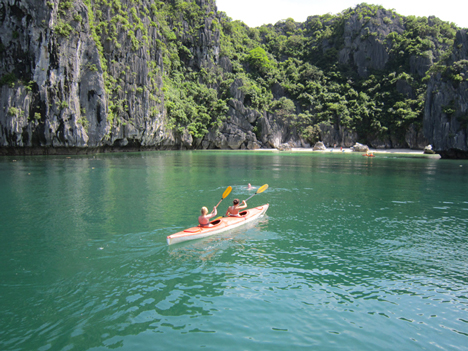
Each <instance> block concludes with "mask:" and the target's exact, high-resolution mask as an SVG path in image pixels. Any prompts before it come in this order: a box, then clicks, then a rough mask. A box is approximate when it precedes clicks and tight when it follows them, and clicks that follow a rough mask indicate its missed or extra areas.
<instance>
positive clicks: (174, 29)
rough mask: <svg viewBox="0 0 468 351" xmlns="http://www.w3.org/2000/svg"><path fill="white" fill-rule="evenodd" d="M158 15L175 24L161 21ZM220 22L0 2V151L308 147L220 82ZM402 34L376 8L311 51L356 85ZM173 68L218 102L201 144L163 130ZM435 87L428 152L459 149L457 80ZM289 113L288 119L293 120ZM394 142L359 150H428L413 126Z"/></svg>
mask: <svg viewBox="0 0 468 351" xmlns="http://www.w3.org/2000/svg"><path fill="white" fill-rule="evenodd" d="M194 4H196V6H195V5H194ZM164 6H166V7H164ZM168 6H172V7H171V8H174V9H177V11H175V12H174V13H175V14H176V15H174V13H172V14H171V16H168V15H167V13H165V12H164V11H167V7H168ZM360 6H364V5H360ZM194 11H195V12H196V13H197V16H198V17H197V18H196V19H194V18H195V15H193V13H194ZM222 16H223V14H220V13H218V12H217V9H216V6H215V1H214V0H196V2H195V3H194V2H192V1H183V0H167V1H164V2H156V3H155V2H152V1H150V0H142V1H139V2H134V1H131V0H121V1H114V0H108V1H104V0H74V1H72V0H68V1H67V0H49V1H46V2H44V1H43V0H0V92H1V96H0V153H3V154H7V153H41V154H42V153H58V152H60V153H80V152H84V153H86V152H95V151H106V150H143V149H193V148H203V149H212V148H225V149H256V148H261V147H276V148H281V147H304V146H309V145H308V144H307V143H306V142H305V141H304V139H303V137H302V135H301V133H300V132H299V130H298V128H297V126H295V125H294V124H291V123H289V122H288V121H287V120H284V119H282V118H280V116H279V115H278V114H276V112H275V111H274V110H271V109H268V108H267V109H264V110H261V111H262V112H259V110H258V109H256V108H253V107H252V103H251V101H250V97H248V96H247V95H246V93H245V82H244V80H243V79H241V78H236V79H232V80H229V83H225V81H227V78H226V79H225V77H224V76H225V75H226V76H227V75H228V74H230V73H232V72H235V71H236V70H239V68H236V67H233V63H232V62H231V61H230V59H229V58H228V57H227V56H226V55H222V54H221V29H220V25H219V23H220V20H221V17H222ZM305 26H306V24H305V25H304V28H305ZM404 30H405V27H404V24H403V21H402V19H401V17H400V16H395V15H394V14H393V13H392V12H391V11H386V10H384V9H379V10H378V11H377V12H376V13H374V14H373V15H372V16H371V18H368V17H363V16H360V15H358V14H355V15H352V16H350V17H349V18H347V19H346V20H345V21H344V23H343V24H342V34H341V35H342V36H343V38H339V40H335V43H330V42H329V41H328V40H326V39H325V40H322V42H321V48H322V50H323V52H324V53H326V52H327V51H328V50H330V49H335V50H336V53H337V54H336V60H337V63H339V64H341V65H346V66H349V67H350V69H352V70H355V71H356V72H357V74H358V76H359V77H360V78H362V79H365V78H366V77H368V76H369V74H370V72H372V71H376V70H377V71H378V70H388V69H391V67H392V65H395V62H396V60H397V58H395V53H394V52H393V48H394V45H395V43H394V42H392V40H389V39H388V38H389V35H390V34H391V33H397V34H398V33H402V32H403V31H404ZM286 32H287V30H286V29H285V33H286ZM464 38H466V32H460V34H459V35H457V41H458V44H457V45H458V46H457V45H456V47H457V48H458V51H457V52H455V51H454V54H453V57H452V61H451V63H453V64H455V63H458V65H460V67H462V68H460V70H459V72H458V73H457V74H458V75H459V76H460V77H463V75H464V74H466V65H465V66H463V64H462V63H460V62H461V61H462V60H465V59H466V52H463V50H465V49H464V48H466V41H465V39H464ZM336 42H339V43H340V44H339V45H338V46H337V44H336ZM441 45H442V44H441ZM460 48H461V49H460ZM439 49H440V48H438V47H433V48H432V49H431V50H429V51H430V53H428V54H427V55H425V56H421V55H412V56H411V57H410V59H409V61H408V62H409V65H410V70H411V73H413V74H415V75H419V76H420V77H422V76H424V75H425V74H426V72H427V71H428V69H429V68H430V67H431V66H432V65H433V64H434V62H437V61H438V59H439V57H438V55H439V54H438V52H439V51H440V50H439ZM429 51H428V52H429ZM175 58H177V59H175ZM176 64H179V65H180V64H182V65H184V69H179V71H178V72H179V74H180V72H184V74H187V75H190V74H192V73H193V72H206V77H205V78H203V84H204V86H205V87H206V88H207V89H208V88H209V89H212V90H214V91H216V93H217V94H218V96H219V95H223V94H225V95H227V97H224V99H225V100H224V101H226V102H225V104H226V106H225V111H224V112H223V114H224V116H223V118H222V123H220V124H219V125H216V126H211V127H209V128H208V132H207V133H205V134H203V136H200V135H197V133H194V132H193V131H192V130H190V128H189V127H190V126H187V125H186V126H185V127H184V128H181V127H180V126H179V127H175V126H174V116H173V115H172V113H171V112H170V106H171V104H172V105H174V101H170V100H171V99H174V96H176V97H177V95H178V93H177V89H178V86H177V84H180V81H177V80H174V79H173V78H174V77H171V76H170V73H169V72H174V71H175V70H174V65H176ZM457 67H458V66H457ZM176 68H177V67H176ZM246 70H247V71H249V67H248V64H246ZM443 77H444V75H443V74H442V73H441V74H440V75H439V76H438V78H437V77H435V78H433V79H432V80H431V82H430V84H429V87H430V94H429V93H428V104H427V106H426V115H428V116H433V117H431V118H426V117H425V129H424V131H425V133H426V137H427V138H428V139H429V140H430V141H431V142H432V143H433V144H434V148H435V149H436V150H439V151H440V150H445V149H446V148H449V149H453V150H464V149H463V148H465V149H466V122H465V119H464V118H465V117H464V116H465V115H464V113H466V97H465V96H464V91H466V80H465V81H463V79H462V81H460V80H456V82H455V84H453V82H451V83H450V82H448V81H447V79H445V78H443ZM197 79H198V78H197ZM200 79H201V78H200ZM444 79H445V80H444ZM457 79H458V78H457ZM280 83H281V82H280ZM280 83H278V82H277V83H275V84H272V85H271V86H270V89H271V95H272V96H273V100H275V101H276V100H279V99H281V98H286V97H287V95H288V94H286V93H285V91H284V89H283V87H282V86H281V84H280ZM223 84H225V85H226V86H224V87H223V86H222V85H223ZM395 84H396V89H397V90H398V92H399V93H400V94H402V95H404V96H407V97H411V98H413V97H414V98H415V95H416V93H415V91H414V87H413V85H411V84H410V83H408V80H407V79H397V80H396V83H395ZM171 89H172V91H171V92H169V90H171ZM223 89H224V90H223ZM171 94H172V95H171ZM454 96H455V97H456V98H455V99H454V98H453V97H454ZM294 104H295V106H296V111H295V112H294V113H296V114H299V113H301V112H302V110H301V107H299V103H298V102H297V101H294ZM186 105H188V106H189V107H190V103H188V104H186ZM447 106H449V107H447ZM450 107H451V108H452V109H453V110H454V111H455V112H450V111H451V109H450ZM211 109H212V108H211ZM441 111H442V112H441ZM444 111H445V112H444ZM449 112H450V113H449ZM197 113H198V112H197ZM180 118H182V119H183V118H185V117H184V116H183V113H182V116H181V117H180ZM447 119H449V121H448V122H447ZM447 123H448V124H447ZM426 124H427V125H426ZM441 125H443V126H444V127H443V128H440V126H441ZM463 126H464V128H465V130H464V131H463ZM444 128H445V129H444ZM441 129H442V130H443V132H442V131H441ZM319 132H320V138H321V140H322V141H323V142H324V143H325V144H327V145H333V144H337V145H340V146H352V145H354V144H355V142H356V141H358V139H359V137H360V136H359V135H358V133H357V132H356V131H353V130H348V129H347V128H345V127H344V126H343V125H341V124H340V123H335V124H330V123H328V124H327V123H323V124H320V127H319ZM463 133H464V134H463ZM463 137H464V140H465V144H464V146H463V142H462V141H461V140H462V139H463ZM403 139H404V140H403ZM403 139H402V138H399V139H398V138H396V137H395V136H394V135H388V136H385V137H382V136H378V137H377V136H376V137H375V138H373V139H371V140H372V141H371V145H370V146H373V147H380V148H383V147H411V148H419V149H422V148H424V146H425V145H426V144H427V142H426V140H425V138H424V136H423V134H422V130H421V127H420V125H418V124H411V125H410V126H409V127H408V128H407V131H406V135H405V137H404V138H403ZM402 140H403V141H402Z"/></svg>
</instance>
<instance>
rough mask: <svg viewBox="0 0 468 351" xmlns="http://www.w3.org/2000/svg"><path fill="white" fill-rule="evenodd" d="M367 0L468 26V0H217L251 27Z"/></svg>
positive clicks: (299, 18) (300, 18)
mask: <svg viewBox="0 0 468 351" xmlns="http://www.w3.org/2000/svg"><path fill="white" fill-rule="evenodd" d="M363 2H365V3H368V4H373V5H382V6H383V7H384V8H386V9H389V10H390V9H394V10H395V11H396V12H397V13H399V14H400V15H403V16H410V15H414V16H417V17H423V16H424V17H429V16H436V17H438V18H440V19H441V20H443V21H447V22H454V23H455V24H456V25H457V26H459V27H462V28H468V0H426V1H421V0H375V1H372V0H367V1H365V0H362V1H356V0H216V4H217V6H218V11H223V12H226V14H227V15H228V16H229V17H231V18H232V19H233V20H241V21H242V22H244V23H245V24H246V25H248V26H249V27H259V26H261V25H262V24H269V23H271V24H275V23H276V22H278V21H280V20H283V19H286V18H289V17H291V18H293V19H294V20H295V21H296V22H305V21H306V19H307V17H308V16H313V15H324V14H326V13H331V14H337V13H340V12H341V11H343V10H345V9H347V8H350V7H352V8H354V7H355V6H356V5H357V4H361V3H363Z"/></svg>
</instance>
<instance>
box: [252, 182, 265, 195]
mask: <svg viewBox="0 0 468 351" xmlns="http://www.w3.org/2000/svg"><path fill="white" fill-rule="evenodd" d="M267 189H268V184H265V185H262V186H261V187H260V188H259V189H258V190H257V192H256V193H255V194H260V193H263V192H264V191H265V190H267Z"/></svg>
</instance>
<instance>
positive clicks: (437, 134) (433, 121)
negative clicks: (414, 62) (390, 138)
mask: <svg viewBox="0 0 468 351" xmlns="http://www.w3.org/2000/svg"><path fill="white" fill-rule="evenodd" d="M424 134H425V136H426V138H427V140H428V141H429V143H430V144H432V146H433V149H434V150H435V151H436V152H437V153H440V154H441V155H442V157H445V158H468V137H467V136H468V33H467V30H466V29H464V30H460V31H458V32H457V35H456V38H455V42H454V46H453V51H452V55H451V56H450V58H449V59H448V60H447V62H446V63H445V65H444V66H441V68H440V69H439V70H438V72H436V73H435V74H433V75H432V77H431V79H430V81H429V84H428V89H427V97H426V104H425V110H424Z"/></svg>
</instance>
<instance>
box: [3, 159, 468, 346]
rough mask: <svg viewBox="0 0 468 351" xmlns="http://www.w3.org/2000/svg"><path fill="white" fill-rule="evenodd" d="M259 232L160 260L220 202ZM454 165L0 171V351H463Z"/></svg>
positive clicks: (457, 165)
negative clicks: (250, 210)
mask: <svg viewBox="0 0 468 351" xmlns="http://www.w3.org/2000/svg"><path fill="white" fill-rule="evenodd" d="M248 183H251V184H252V185H253V186H256V187H259V186H261V185H263V184H266V183H267V184H269V189H268V190H267V191H265V192H264V193H262V194H258V195H256V196H254V197H253V198H252V199H251V200H250V201H249V205H250V206H257V205H261V204H264V203H269V204H270V208H269V210H268V212H267V216H266V217H265V218H264V219H262V220H261V221H260V222H258V223H257V224H256V225H251V226H249V227H247V228H242V229H236V230H234V231H231V232H228V233H224V234H221V235H218V236H215V237H210V238H207V239H204V240H199V241H192V242H187V243H182V244H178V245H172V246H167V244H166V236H167V235H169V234H172V233H174V232H177V231H179V230H181V229H183V228H186V227H190V226H192V225H194V224H195V223H196V218H197V216H198V214H199V209H200V207H201V206H207V207H209V208H210V207H211V208H212V207H213V206H214V205H215V204H216V203H217V202H218V201H219V200H220V199H221V196H222V194H223V192H224V190H225V189H226V187H227V186H229V185H231V186H233V191H232V193H231V195H229V197H228V198H227V199H226V200H224V202H223V203H221V205H220V207H219V209H220V212H224V211H225V210H226V208H227V206H228V205H229V204H230V203H231V201H232V199H234V198H235V197H237V198H239V199H241V200H242V199H245V198H247V197H248V196H249V195H251V194H252V193H253V192H252V191H249V190H248V189H247V188H246V185H247V184H248ZM467 183H468V163H467V162H466V161H448V160H437V159H426V158H403V157H393V156H388V157H385V156H377V157H375V158H372V159H371V158H366V157H362V156H361V155H360V154H356V155H355V154H346V155H343V154H340V153H333V154H332V153H330V154H328V153H327V154H320V153H313V154H311V153H274V152H255V153H254V152H221V151H212V152H208V151H206V152H202V151H199V152H152V153H141V154H117V155H96V156H81V157H71V158H67V157H65V156H57V157H29V158H16V159H15V158H11V157H5V158H0V199H1V202H0V225H1V226H0V239H1V245H0V316H1V317H0V350H40V351H45V350H108V349H118V350H182V349H185V350H193V349H204V350H311V349H314V350H468V244H467V242H468V229H467V228H468V185H467Z"/></svg>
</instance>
